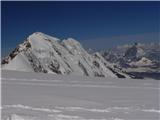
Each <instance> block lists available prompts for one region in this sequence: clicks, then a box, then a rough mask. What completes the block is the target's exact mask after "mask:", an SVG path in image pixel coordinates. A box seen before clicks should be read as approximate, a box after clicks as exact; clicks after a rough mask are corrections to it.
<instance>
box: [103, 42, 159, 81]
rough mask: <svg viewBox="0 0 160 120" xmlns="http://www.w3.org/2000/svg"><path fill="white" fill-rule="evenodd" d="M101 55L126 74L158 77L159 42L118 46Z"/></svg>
mask: <svg viewBox="0 0 160 120" xmlns="http://www.w3.org/2000/svg"><path fill="white" fill-rule="evenodd" d="M101 55H102V56H103V57H104V58H105V59H106V60H107V61H109V62H111V63H113V64H115V66H116V67H119V68H121V69H123V71H125V72H127V73H128V74H133V75H136V76H139V77H142V78H143V77H150V78H155V79H160V43H158V44H157V43H150V44H140V43H135V44H133V45H123V46H118V47H115V48H112V49H110V50H105V51H101Z"/></svg>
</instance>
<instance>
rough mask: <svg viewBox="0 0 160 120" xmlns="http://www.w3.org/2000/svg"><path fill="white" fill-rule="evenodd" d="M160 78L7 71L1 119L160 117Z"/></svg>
mask: <svg viewBox="0 0 160 120" xmlns="http://www.w3.org/2000/svg"><path fill="white" fill-rule="evenodd" d="M159 85H160V81H158V80H151V79H146V80H138V79H118V78H111V77H107V78H94V77H81V76H76V75H75V76H73V75H72V76H70V75H53V74H44V73H34V72H18V71H8V70H3V71H2V108H1V109H2V120H159V119H160V108H159V95H160V87H159Z"/></svg>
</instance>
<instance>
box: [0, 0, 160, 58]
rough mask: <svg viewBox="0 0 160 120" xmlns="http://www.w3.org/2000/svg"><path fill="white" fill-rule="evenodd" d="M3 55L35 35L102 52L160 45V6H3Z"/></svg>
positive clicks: (74, 3)
mask: <svg viewBox="0 0 160 120" xmlns="http://www.w3.org/2000/svg"><path fill="white" fill-rule="evenodd" d="M1 11H2V13H1V20H2V26H1V27H2V32H1V35H2V38H1V39H2V55H3V54H6V53H8V52H9V51H10V50H12V49H13V48H15V47H16V46H17V44H19V43H22V42H23V41H24V40H25V38H26V37H27V36H28V35H30V34H32V33H33V32H36V31H40V32H44V33H46V34H49V35H52V36H55V37H58V38H61V39H63V38H68V37H72V38H75V39H77V40H79V41H80V42H81V43H82V44H83V45H84V46H85V47H91V48H92V49H95V50H99V49H105V48H110V47H113V46H116V45H121V44H127V43H134V42H135V41H136V42H141V43H148V42H158V37H159V28H160V20H159V17H160V2H158V1H157V2H151V1H150V2H136V1H135V2H131V1H128V2H116V1H112V2H109V1H106V2H87V1H85V2H84V1H83V2H82V1H81V2H73V1H72V2H56V1H52V2H51V1H50V2H29V1H28V2H24V1H22V2H2V6H1Z"/></svg>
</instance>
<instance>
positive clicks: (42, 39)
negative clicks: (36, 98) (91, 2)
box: [2, 32, 129, 78]
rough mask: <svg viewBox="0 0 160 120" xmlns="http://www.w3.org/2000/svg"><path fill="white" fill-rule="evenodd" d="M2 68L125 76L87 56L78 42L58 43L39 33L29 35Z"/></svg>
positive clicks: (69, 40) (97, 56)
mask: <svg viewBox="0 0 160 120" xmlns="http://www.w3.org/2000/svg"><path fill="white" fill-rule="evenodd" d="M2 69H7V70H17V71H34V72H42V73H53V74H74V75H80V76H83V75H85V76H98V77H108V76H109V77H122V78H125V77H129V76H128V75H126V74H125V73H123V72H122V71H120V70H118V69H114V68H113V65H112V64H110V63H109V62H107V61H106V60H105V59H103V57H102V56H101V55H100V54H99V53H95V54H93V55H91V54H89V53H87V52H86V51H85V49H84V48H83V47H82V46H81V44H80V43H79V42H78V41H76V40H74V39H72V38H68V39H65V40H63V41H61V40H60V39H58V38H55V37H51V36H49V35H46V34H44V33H41V32H36V33H33V34H32V35H30V36H29V37H28V38H27V40H26V41H24V43H22V44H20V45H19V46H18V47H16V49H15V50H14V51H13V52H12V53H10V54H9V56H7V57H6V58H5V59H3V60H2Z"/></svg>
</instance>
